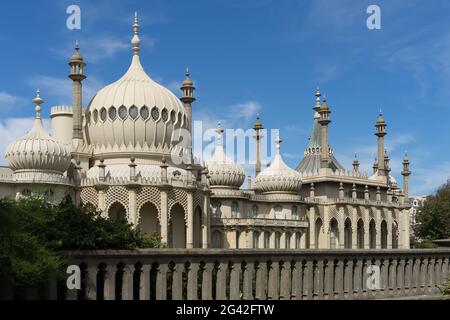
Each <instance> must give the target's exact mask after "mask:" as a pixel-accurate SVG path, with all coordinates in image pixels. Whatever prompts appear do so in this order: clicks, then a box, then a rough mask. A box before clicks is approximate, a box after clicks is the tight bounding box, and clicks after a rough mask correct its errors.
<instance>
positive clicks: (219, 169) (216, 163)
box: [206, 123, 245, 189]
mask: <svg viewBox="0 0 450 320" xmlns="http://www.w3.org/2000/svg"><path fill="white" fill-rule="evenodd" d="M216 132H217V137H216V148H215V150H214V154H213V156H212V157H211V159H210V160H209V161H208V162H207V163H206V165H207V167H208V171H209V176H210V177H209V184H210V186H211V187H213V188H214V187H225V188H234V189H238V188H239V187H240V186H241V185H242V183H244V180H245V172H244V170H243V169H242V167H241V166H240V165H239V164H237V163H234V162H233V160H231V159H230V158H229V157H228V156H227V155H226V154H225V151H224V150H223V143H222V133H223V129H222V128H221V127H220V123H219V125H218V127H217V129H216Z"/></svg>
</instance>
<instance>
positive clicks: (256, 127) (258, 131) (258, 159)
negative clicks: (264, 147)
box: [253, 115, 264, 178]
mask: <svg viewBox="0 0 450 320" xmlns="http://www.w3.org/2000/svg"><path fill="white" fill-rule="evenodd" d="M263 129H264V128H263V125H262V123H261V120H260V119H259V115H257V116H256V121H255V124H254V125H253V130H255V135H254V137H255V140H256V163H255V178H256V176H257V175H258V174H259V173H260V172H261V140H262V138H263V134H262V131H263Z"/></svg>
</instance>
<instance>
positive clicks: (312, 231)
mask: <svg viewBox="0 0 450 320" xmlns="http://www.w3.org/2000/svg"><path fill="white" fill-rule="evenodd" d="M316 246H317V244H316V208H315V207H314V206H312V207H310V208H309V247H310V248H311V249H314V248H316Z"/></svg>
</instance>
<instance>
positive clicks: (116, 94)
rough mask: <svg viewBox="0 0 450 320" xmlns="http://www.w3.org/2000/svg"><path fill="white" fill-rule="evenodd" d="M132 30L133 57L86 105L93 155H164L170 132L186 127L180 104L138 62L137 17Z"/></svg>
mask: <svg viewBox="0 0 450 320" xmlns="http://www.w3.org/2000/svg"><path fill="white" fill-rule="evenodd" d="M133 29H134V33H135V34H134V37H133V39H132V44H133V51H134V56H133V59H132V62H131V65H130V67H129V69H128V71H127V72H126V73H125V74H124V75H123V76H122V77H121V78H120V79H119V80H118V81H116V82H114V83H112V84H110V85H108V86H106V87H105V88H103V89H101V90H100V91H98V93H97V94H96V95H95V96H94V98H93V99H92V100H91V102H90V103H89V106H88V110H87V116H86V119H87V121H86V126H87V130H88V139H89V142H90V143H91V144H92V146H93V147H94V153H95V155H99V154H108V153H120V152H127V153H129V152H133V153H134V154H135V155H136V156H137V157H138V156H139V154H140V155H141V156H145V155H149V154H151V153H158V154H168V153H170V151H171V149H172V147H173V145H172V143H171V140H172V135H173V133H174V131H175V130H176V129H178V128H187V116H186V113H185V110H184V106H183V104H182V102H181V101H180V100H179V99H178V98H177V97H176V96H175V95H174V94H173V93H172V92H171V91H170V90H168V89H167V88H165V87H163V86H161V85H160V84H158V83H156V82H155V81H153V80H152V79H151V78H150V77H149V76H148V75H147V73H146V72H145V71H144V69H143V67H142V65H141V63H140V59H139V55H138V52H139V44H140V40H139V37H138V30H139V25H138V23H137V18H136V19H135V23H134V25H133Z"/></svg>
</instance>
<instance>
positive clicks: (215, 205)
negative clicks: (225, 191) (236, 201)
mask: <svg viewBox="0 0 450 320" xmlns="http://www.w3.org/2000/svg"><path fill="white" fill-rule="evenodd" d="M211 205H212V212H211V213H212V216H213V217H214V218H220V217H221V216H222V212H221V211H220V207H221V206H222V204H221V203H220V201H217V200H214V201H212V204H211Z"/></svg>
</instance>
